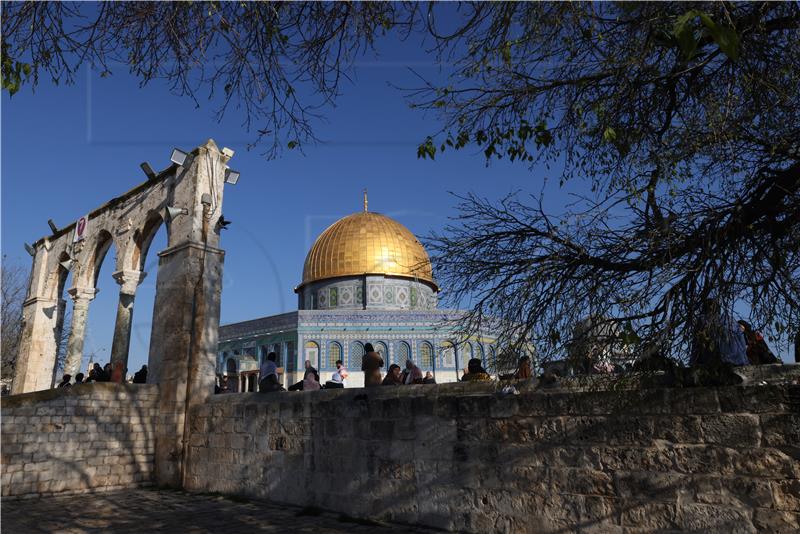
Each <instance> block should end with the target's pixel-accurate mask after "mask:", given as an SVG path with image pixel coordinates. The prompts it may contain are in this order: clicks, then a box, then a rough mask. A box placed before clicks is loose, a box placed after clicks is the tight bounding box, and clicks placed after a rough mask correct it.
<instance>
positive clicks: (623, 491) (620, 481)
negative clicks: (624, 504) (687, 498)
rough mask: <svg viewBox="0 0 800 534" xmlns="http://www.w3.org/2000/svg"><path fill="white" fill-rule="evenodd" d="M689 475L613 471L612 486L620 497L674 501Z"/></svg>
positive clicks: (651, 500) (649, 500) (650, 500)
mask: <svg viewBox="0 0 800 534" xmlns="http://www.w3.org/2000/svg"><path fill="white" fill-rule="evenodd" d="M688 481H689V477H687V476H684V475H680V474H677V473H647V472H620V471H617V472H615V473H614V487H615V490H616V493H617V496H618V497H620V498H622V499H628V500H630V499H638V500H642V501H647V502H675V501H676V499H677V498H678V495H679V494H680V493H681V491H682V489H683V488H684V487H685V486H686V484H687V482H688Z"/></svg>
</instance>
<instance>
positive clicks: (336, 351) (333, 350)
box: [326, 341, 342, 369]
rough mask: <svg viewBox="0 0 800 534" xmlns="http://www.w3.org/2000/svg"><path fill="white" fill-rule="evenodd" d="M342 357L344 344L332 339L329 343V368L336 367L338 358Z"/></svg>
mask: <svg viewBox="0 0 800 534" xmlns="http://www.w3.org/2000/svg"><path fill="white" fill-rule="evenodd" d="M341 359H342V346H341V345H340V344H339V343H338V342H336V341H331V342H330V343H329V344H328V359H327V361H326V363H327V366H326V367H327V368H328V369H335V368H336V360H341Z"/></svg>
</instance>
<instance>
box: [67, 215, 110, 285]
mask: <svg viewBox="0 0 800 534" xmlns="http://www.w3.org/2000/svg"><path fill="white" fill-rule="evenodd" d="M112 245H115V243H114V236H112V235H111V232H109V231H108V230H105V229H104V230H100V231H99V232H97V235H96V236H95V238H94V239H93V240H92V241H91V243H90V244H89V246H90V247H91V253H90V254H89V257H88V260H87V262H86V266H85V267H84V269H83V272H81V273H80V276H79V278H80V285H82V286H84V287H87V288H95V287H97V277H98V276H100V268H101V267H102V266H103V262H104V261H105V259H106V255H107V254H108V251H109V250H110V249H111V246H112ZM117 252H119V250H117ZM75 285H76V286H78V285H79V284H78V281H77V280H76V281H75Z"/></svg>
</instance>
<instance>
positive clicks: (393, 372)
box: [381, 363, 403, 386]
mask: <svg viewBox="0 0 800 534" xmlns="http://www.w3.org/2000/svg"><path fill="white" fill-rule="evenodd" d="M402 384H403V379H402V378H401V377H400V366H399V365H397V364H396V363H393V364H392V365H390V366H389V370H388V371H387V372H386V376H385V377H384V378H383V382H381V385H384V386H400V385H402Z"/></svg>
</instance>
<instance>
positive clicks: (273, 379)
mask: <svg viewBox="0 0 800 534" xmlns="http://www.w3.org/2000/svg"><path fill="white" fill-rule="evenodd" d="M277 360H278V355H277V354H275V353H274V352H270V353H269V354H267V359H266V360H265V361H264V363H263V365H261V370H260V373H259V374H260V380H259V382H258V392H259V393H269V392H271V391H283V386H282V385H281V384H280V382H278V364H277V363H276V361H277Z"/></svg>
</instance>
